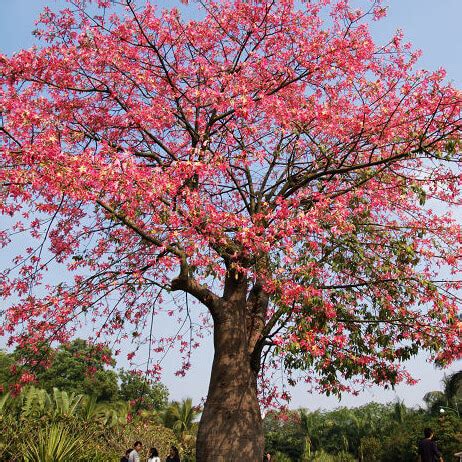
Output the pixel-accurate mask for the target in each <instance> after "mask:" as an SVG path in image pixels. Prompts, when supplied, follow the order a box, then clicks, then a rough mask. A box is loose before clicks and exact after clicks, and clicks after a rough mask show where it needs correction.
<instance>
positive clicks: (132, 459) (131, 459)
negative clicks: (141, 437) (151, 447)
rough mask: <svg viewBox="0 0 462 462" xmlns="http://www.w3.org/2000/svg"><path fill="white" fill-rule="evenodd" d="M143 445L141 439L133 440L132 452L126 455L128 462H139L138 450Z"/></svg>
mask: <svg viewBox="0 0 462 462" xmlns="http://www.w3.org/2000/svg"><path fill="white" fill-rule="evenodd" d="M142 447H143V444H142V443H141V441H135V444H134V445H133V449H132V452H131V453H130V455H129V456H128V462H140V451H141V448H142Z"/></svg>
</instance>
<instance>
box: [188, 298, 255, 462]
mask: <svg viewBox="0 0 462 462" xmlns="http://www.w3.org/2000/svg"><path fill="white" fill-rule="evenodd" d="M233 305H234V306H232V307H228V309H227V310H226V315H225V316H224V317H223V318H222V319H219V320H217V319H215V328H214V346H215V355H214V359H213V365H212V373H211V378H210V385H209V391H208V396H207V401H206V403H205V407H204V412H203V414H202V418H201V421H200V424H199V432H198V435H197V446H196V456H197V462H230V461H233V460H242V461H246V462H260V461H261V460H262V458H263V450H264V437H263V427H262V419H261V415H260V407H259V403H258V399H257V374H258V371H256V370H255V368H256V367H258V366H256V365H255V364H252V362H251V357H250V354H249V335H248V331H247V328H246V317H245V301H244V303H242V301H241V303H238V304H237V303H236V301H235V303H234V304H233ZM239 305H240V306H239Z"/></svg>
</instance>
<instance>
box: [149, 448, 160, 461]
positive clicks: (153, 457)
mask: <svg viewBox="0 0 462 462" xmlns="http://www.w3.org/2000/svg"><path fill="white" fill-rule="evenodd" d="M148 462H161V461H160V457H159V452H158V451H157V449H156V448H151V449H150V450H149V456H148Z"/></svg>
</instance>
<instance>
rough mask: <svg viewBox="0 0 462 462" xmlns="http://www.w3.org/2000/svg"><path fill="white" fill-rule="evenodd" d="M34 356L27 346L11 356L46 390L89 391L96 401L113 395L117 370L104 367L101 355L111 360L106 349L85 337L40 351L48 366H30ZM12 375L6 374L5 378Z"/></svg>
mask: <svg viewBox="0 0 462 462" xmlns="http://www.w3.org/2000/svg"><path fill="white" fill-rule="evenodd" d="M35 357H36V353H34V354H32V353H31V352H29V351H28V350H27V349H21V350H19V349H17V350H16V351H15V352H14V353H13V355H12V359H13V360H14V361H15V362H17V363H18V364H19V365H21V370H22V369H25V370H30V371H31V372H32V373H33V374H34V375H35V377H36V381H37V383H38V384H39V385H40V387H41V388H43V389H45V390H46V391H48V392H49V393H52V392H53V388H58V389H60V390H63V391H67V392H71V393H75V394H82V395H92V396H95V397H96V398H97V400H98V401H114V400H116V399H117V392H118V384H117V374H116V373H115V372H114V371H112V370H108V369H107V368H106V366H107V361H106V360H105V359H104V358H109V362H110V363H112V364H113V363H114V361H113V359H112V353H111V351H110V350H109V349H101V348H97V347H95V346H93V345H91V344H90V343H88V342H86V341H85V340H82V339H76V340H73V341H72V342H70V343H68V344H63V345H60V346H59V347H58V348H57V349H56V350H53V349H48V350H47V351H44V352H43V357H51V364H50V366H49V367H44V366H41V365H40V364H37V363H34V366H31V365H30V363H31V358H32V359H35ZM0 367H1V363H0ZM4 373H5V372H4ZM14 379H15V377H14V376H11V374H10V377H8V380H9V382H12V381H14Z"/></svg>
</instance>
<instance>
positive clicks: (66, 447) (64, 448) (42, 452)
mask: <svg viewBox="0 0 462 462" xmlns="http://www.w3.org/2000/svg"><path fill="white" fill-rule="evenodd" d="M84 446H85V443H84V441H83V440H82V438H81V437H79V436H75V435H73V434H71V433H70V431H69V430H68V429H67V428H66V427H65V426H63V425H51V426H50V427H46V428H44V429H41V430H40V431H39V432H38V435H37V439H36V440H31V441H27V442H26V443H25V446H24V452H23V453H24V461H25V462H71V461H78V460H82V455H83V450H84Z"/></svg>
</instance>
